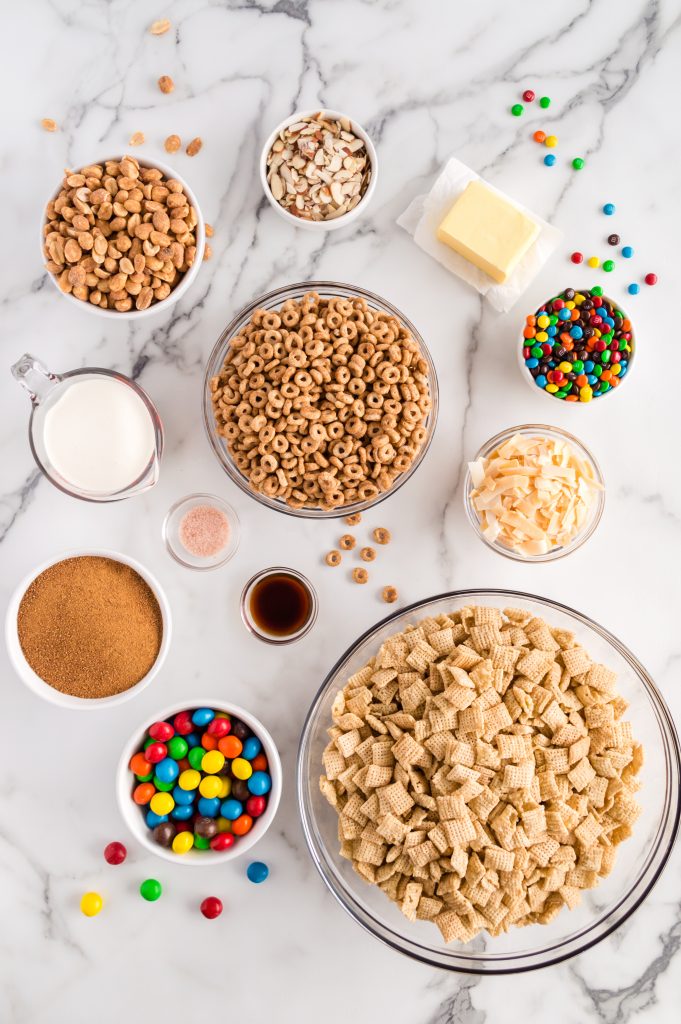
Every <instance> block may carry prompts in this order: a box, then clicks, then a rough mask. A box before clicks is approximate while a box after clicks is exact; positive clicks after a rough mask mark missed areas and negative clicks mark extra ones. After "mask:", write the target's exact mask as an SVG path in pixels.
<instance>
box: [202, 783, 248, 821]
mask: <svg viewBox="0 0 681 1024" xmlns="http://www.w3.org/2000/svg"><path fill="white" fill-rule="evenodd" d="M251 778H253V776H251ZM249 781H250V780H249ZM217 802H218V803H220V801H219V800H218V801H217ZM199 803H200V801H199ZM243 813H244V808H243V804H242V803H241V801H240V800H223V802H222V807H221V808H220V814H221V815H222V817H223V818H227V820H228V821H236V819H237V818H240V817H241V815H242V814H243Z"/></svg>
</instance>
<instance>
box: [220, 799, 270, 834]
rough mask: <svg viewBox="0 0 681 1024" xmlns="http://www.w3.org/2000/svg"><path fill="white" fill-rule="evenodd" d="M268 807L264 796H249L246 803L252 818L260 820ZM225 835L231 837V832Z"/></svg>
mask: <svg viewBox="0 0 681 1024" xmlns="http://www.w3.org/2000/svg"><path fill="white" fill-rule="evenodd" d="M266 807H267V800H265V797H264V796H249V798H248V800H247V801H246V810H247V811H248V813H249V814H250V816H251V817H252V818H259V817H260V815H261V814H262V813H263V812H264V810H265V808H266ZM224 835H229V832H225V833H224Z"/></svg>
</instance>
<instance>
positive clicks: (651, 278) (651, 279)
mask: <svg viewBox="0 0 681 1024" xmlns="http://www.w3.org/2000/svg"><path fill="white" fill-rule="evenodd" d="M643 280H644V281H645V283H646V284H649V285H651V286H652V285H654V284H657V274H646V276H645V277H644V278H643Z"/></svg>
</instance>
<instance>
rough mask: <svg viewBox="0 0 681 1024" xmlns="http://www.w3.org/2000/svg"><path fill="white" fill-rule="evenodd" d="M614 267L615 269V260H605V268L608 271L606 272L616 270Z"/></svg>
mask: <svg viewBox="0 0 681 1024" xmlns="http://www.w3.org/2000/svg"><path fill="white" fill-rule="evenodd" d="M614 269H615V261H614V260H603V270H604V271H605V272H606V274H609V273H610V271H611V270H614Z"/></svg>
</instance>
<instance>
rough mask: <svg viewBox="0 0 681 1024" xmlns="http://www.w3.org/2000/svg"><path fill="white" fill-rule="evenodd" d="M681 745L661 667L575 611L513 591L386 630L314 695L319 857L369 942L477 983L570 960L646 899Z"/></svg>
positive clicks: (352, 651) (670, 810)
mask: <svg viewBox="0 0 681 1024" xmlns="http://www.w3.org/2000/svg"><path fill="white" fill-rule="evenodd" d="M680 770H681V769H680V752H679V741H678V737H677V734H676V730H675V727H674V723H673V720H672V716H671V713H670V711H669V708H668V707H667V705H666V704H665V701H664V699H663V697H662V694H661V693H660V691H659V690H658V688H657V687H656V685H655V683H654V682H653V680H652V679H651V677H650V675H649V674H648V673H647V672H646V670H645V668H644V667H643V666H642V665H641V664H640V662H639V661H638V660H637V659H636V658H635V656H634V655H633V654H632V653H631V652H630V651H629V650H628V649H627V648H626V647H625V646H624V644H622V643H621V642H620V641H619V640H618V639H617V638H616V637H614V636H613V635H612V634H611V633H609V632H608V631H607V630H606V629H604V628H603V627H602V626H599V625H598V624H597V623H596V622H594V621H593V620H591V619H589V618H588V617H587V616H586V615H583V614H581V613H580V612H577V611H575V610H573V609H572V608H568V607H567V606H565V605H562V604H559V603H558V602H555V601H550V600H548V599H545V598H541V597H536V596H533V595H531V594H524V593H518V592H514V591H504V590H460V591H454V592H451V593H448V594H440V595H438V596H437V597H434V598H429V599H426V600H423V601H419V602H417V603H416V604H413V605H411V606H410V607H407V608H404V609H402V610H400V611H399V612H397V613H395V614H393V615H390V616H388V617H387V618H386V619H384V620H383V621H382V622H379V623H378V624H377V625H375V626H373V627H372V628H371V629H369V630H368V631H367V632H366V633H365V634H364V635H363V636H361V637H360V638H359V639H358V640H357V641H356V642H355V643H354V644H353V645H352V646H351V647H350V648H349V649H348V650H347V651H346V652H345V654H343V656H342V657H341V658H340V660H339V661H338V662H337V663H336V665H335V666H334V667H333V668H332V670H331V671H330V673H329V675H328V676H327V677H326V679H325V680H324V683H323V684H322V687H321V689H320V690H319V692H318V694H317V696H316V697H315V699H314V700H313V702H312V706H311V708H310V711H309V712H308V716H307V720H306V722H305V725H304V727H303V732H302V736H301V740H300V747H299V753H298V798H299V805H300V813H301V818H302V823H303V829H304V832H305V838H306V840H307V844H308V847H309V850H310V853H311V855H312V859H313V861H314V863H315V865H316V867H317V869H318V871H319V873H320V874H321V876H322V878H323V880H324V882H325V883H326V885H327V887H328V888H329V890H330V892H331V893H332V895H333V896H334V897H335V898H336V900H337V901H338V902H339V903H340V905H341V906H342V907H343V908H344V909H345V910H346V912H347V913H348V914H350V916H351V917H352V918H354V920H355V921H357V922H358V923H359V924H361V925H362V926H363V927H364V928H365V929H366V930H367V931H369V932H370V933H371V934H373V935H374V936H376V937H377V938H379V939H381V940H382V941H383V942H385V943H386V944H388V945H389V946H392V947H393V948H394V949H396V950H398V951H400V952H402V953H404V954H406V955H407V956H410V957H412V958H414V959H416V960H420V961H422V962H424V963H428V964H430V965H432V966H434V967H442V968H445V969H448V970H452V971H461V972H466V973H473V974H488V973H490V974H509V973H517V972H520V971H527V970H533V969H536V968H539V967H545V966H548V965H549V964H554V963H558V962H559V961H561V960H565V959H567V958H568V957H571V956H575V955H576V954H578V953H581V952H583V951H585V950H587V949H589V948H590V947H592V946H593V945H595V944H596V943H597V942H600V941H602V940H603V939H605V938H606V937H607V936H608V935H610V934H611V932H613V931H614V930H615V929H616V928H618V927H619V926H621V925H622V924H623V923H624V922H625V921H626V920H627V918H629V917H630V916H631V914H633V913H634V911H635V910H636V909H637V907H638V906H640V904H641V903H642V901H643V900H644V899H645V898H646V896H647V895H648V893H649V892H650V890H651V889H652V887H653V885H654V884H655V882H656V881H657V879H658V877H659V876H660V874H661V872H662V870H663V869H664V867H665V864H666V863H667V860H668V857H669V854H670V852H671V849H672V846H673V843H674V840H675V838H676V835H677V832H678V826H679V806H680V805H679V776H680Z"/></svg>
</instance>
